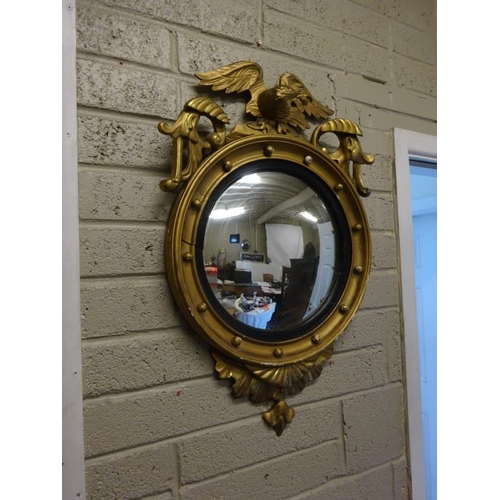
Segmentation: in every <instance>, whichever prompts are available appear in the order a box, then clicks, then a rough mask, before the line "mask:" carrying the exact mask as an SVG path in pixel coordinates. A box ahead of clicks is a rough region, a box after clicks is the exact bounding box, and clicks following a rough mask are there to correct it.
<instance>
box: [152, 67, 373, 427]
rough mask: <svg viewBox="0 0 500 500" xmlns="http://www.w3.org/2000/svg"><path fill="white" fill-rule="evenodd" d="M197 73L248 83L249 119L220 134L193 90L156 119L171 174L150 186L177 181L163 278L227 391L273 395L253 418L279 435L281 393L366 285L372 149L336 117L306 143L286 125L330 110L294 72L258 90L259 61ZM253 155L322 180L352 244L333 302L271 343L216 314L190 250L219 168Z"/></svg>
mask: <svg viewBox="0 0 500 500" xmlns="http://www.w3.org/2000/svg"><path fill="white" fill-rule="evenodd" d="M249 74H250V77H249V76H248V75H249ZM197 76H198V77H199V78H200V79H201V84H202V85H209V86H212V87H213V88H214V89H215V90H226V92H233V91H234V92H242V91H243V90H248V91H249V92H250V93H251V97H252V98H251V101H250V102H249V103H248V104H247V112H249V113H250V114H253V115H254V116H255V117H256V118H257V119H256V121H254V122H248V123H246V124H243V125H236V127H234V128H233V130H232V131H231V132H230V133H229V134H226V130H225V125H226V124H227V123H228V120H227V117H226V115H225V114H224V112H223V111H222V109H221V108H220V107H219V106H218V105H217V104H216V103H214V102H213V101H211V100H210V99H209V98H196V99H192V100H190V101H189V102H188V103H186V105H185V106H184V110H183V111H182V112H181V113H180V115H179V117H178V119H177V120H176V122H175V123H174V124H173V125H168V124H167V123H166V122H164V121H163V122H160V124H159V126H158V128H159V131H160V132H161V133H163V134H166V135H170V136H171V137H172V138H173V139H174V149H173V168H172V172H171V176H170V178H169V179H166V180H164V181H162V182H161V183H160V187H161V189H163V190H164V191H173V190H176V189H178V188H181V190H180V193H179V195H178V196H177V198H176V200H175V202H174V204H173V206H172V208H171V211H170V214H169V219H168V222H167V234H166V242H165V261H166V272H167V279H168V282H169V285H170V287H171V290H172V295H173V297H174V299H175V301H176V303H177V305H178V307H179V308H180V310H181V312H182V314H183V315H184V317H185V318H186V320H187V321H188V323H189V324H190V326H191V327H192V328H193V329H194V330H195V331H196V332H197V333H198V334H199V335H200V336H201V337H202V338H204V339H205V340H206V341H207V342H208V343H209V344H210V345H211V346H212V348H213V352H212V356H213V358H214V360H215V370H216V372H217V373H218V375H219V377H220V378H221V379H232V380H233V385H232V392H233V395H234V396H235V397H249V398H250V399H251V400H252V401H253V402H255V403H262V402H264V401H267V400H271V401H274V402H275V404H274V406H273V407H272V408H271V409H270V410H269V411H267V412H265V413H264V415H263V418H264V420H265V421H266V422H267V423H268V424H269V425H270V426H272V427H273V428H274V430H275V431H276V433H277V434H278V435H280V434H281V433H282V432H283V430H284V428H285V427H286V425H287V424H288V423H290V422H291V421H292V419H293V416H294V415H295V411H294V410H293V408H291V407H290V406H288V404H287V403H286V402H285V401H284V400H285V398H286V397H288V396H292V395H294V394H297V393H298V392H300V391H301V390H302V389H303V388H304V387H305V386H306V384H307V383H308V382H310V381H311V380H314V379H315V378H317V377H318V376H319V375H320V373H321V370H322V367H323V363H324V362H325V361H326V360H327V359H328V358H329V357H330V356H331V355H332V353H333V342H334V340H335V339H336V338H337V337H338V336H339V335H340V334H341V333H342V332H343V331H344V329H345V328H346V327H347V325H348V324H349V322H350V321H351V319H352V317H353V315H354V314H355V312H356V311H357V309H358V307H359V305H360V303H361V300H362V298H363V295H364V292H365V290H366V285H367V280H368V276H369V273H370V266H371V240H370V231H369V224H368V219H367V217H366V214H365V211H364V209H363V206H362V203H361V200H360V196H368V195H369V194H370V190H369V189H368V188H366V187H365V186H364V185H363V182H362V179H361V172H360V167H361V165H362V164H363V163H364V164H371V163H373V161H374V157H373V156H372V155H366V154H365V153H363V151H362V149H361V145H360V143H359V139H358V137H359V136H361V135H362V132H361V130H360V128H359V127H358V125H356V124H354V123H353V122H351V121H349V120H346V119H333V120H328V121H326V122H324V123H323V124H322V125H320V126H318V127H317V128H316V129H315V130H314V131H313V134H312V136H311V141H310V142H308V141H307V140H306V139H304V138H303V137H302V136H300V135H298V134H297V131H296V130H295V129H299V130H304V129H305V128H307V127H308V126H309V125H308V123H307V121H306V116H312V117H313V118H326V117H327V116H328V115H329V114H331V113H332V111H331V110H329V109H328V108H327V107H326V106H324V105H322V104H321V103H319V102H318V101H316V100H315V99H314V98H312V96H311V95H310V93H309V92H308V91H307V89H306V88H305V86H304V85H303V83H302V82H300V80H299V79H298V78H297V77H295V76H294V75H290V74H286V75H282V77H281V78H280V85H279V86H278V87H276V88H274V89H266V88H265V86H264V85H263V82H262V70H261V69H260V66H258V65H256V63H251V62H247V61H243V62H239V63H234V64H232V65H229V66H226V67H223V68H220V69H219V70H214V71H211V72H207V73H203V74H199V75H197ZM249 78H250V79H249ZM291 103H294V105H293V106H292V105H291ZM298 113H300V117H299V115H298ZM201 116H206V117H208V118H209V120H210V121H211V122H212V125H213V127H214V132H213V133H208V134H206V135H203V134H202V133H201V132H200V131H199V130H198V129H197V125H198V121H199V118H200V117H201ZM326 133H334V134H336V135H337V137H338V138H339V146H338V147H337V148H336V149H335V150H334V151H332V152H329V151H328V150H326V148H323V147H321V146H320V145H319V139H320V137H321V136H322V135H323V134H326ZM258 160H266V161H267V162H273V161H275V160H283V161H286V162H288V163H289V164H290V165H294V166H295V167H294V168H300V169H305V170H307V171H308V172H309V173H310V174H312V175H314V176H315V177H316V178H317V179H318V180H319V181H321V182H322V183H323V184H324V185H326V186H329V188H330V189H331V196H335V197H337V199H338V201H339V203H340V206H341V207H342V209H343V212H344V214H343V215H344V217H345V219H346V221H347V226H348V228H349V232H350V239H351V247H352V248H351V262H350V263H349V266H350V272H349V273H348V278H347V282H346V285H345V287H344V289H343V291H342V293H341V296H340V298H339V300H338V301H337V303H336V304H332V307H331V308H330V310H328V311H327V313H326V314H325V315H323V316H322V320H321V322H312V323H311V324H312V326H311V327H310V328H308V330H307V331H304V333H303V334H301V335H300V336H299V337H297V338H290V339H287V340H282V341H279V342H278V341H267V340H266V341H264V340H258V339H256V338H251V337H249V336H246V335H244V334H242V332H241V331H239V330H238V329H237V328H236V327H235V326H233V324H231V323H230V322H228V321H226V318H225V317H224V314H220V312H219V310H218V309H217V308H216V307H214V305H213V303H212V301H211V300H210V298H209V297H208V293H211V292H210V290H207V285H206V283H205V282H204V279H205V277H204V276H203V277H200V275H199V272H198V269H199V268H198V266H197V261H196V260H197V259H196V258H195V255H196V242H197V237H198V231H199V229H200V217H201V214H202V213H203V211H204V209H205V207H206V206H207V203H209V201H210V199H211V196H212V195H213V194H214V191H216V190H217V188H218V186H220V185H221V183H222V182H224V180H225V179H226V178H227V176H229V175H235V172H241V174H242V175H243V172H245V169H246V168H247V167H248V166H249V164H251V163H253V162H256V161H258ZM351 164H352V174H351V173H350V165H351ZM284 173H286V172H284Z"/></svg>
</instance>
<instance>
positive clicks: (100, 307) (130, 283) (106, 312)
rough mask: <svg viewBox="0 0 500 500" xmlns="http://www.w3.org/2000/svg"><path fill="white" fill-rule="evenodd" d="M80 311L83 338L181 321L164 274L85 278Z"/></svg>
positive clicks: (136, 330)
mask: <svg viewBox="0 0 500 500" xmlns="http://www.w3.org/2000/svg"><path fill="white" fill-rule="evenodd" d="M81 311H82V337H83V338H91V337H104V336H108V335H123V334H124V333H127V332H138V331H143V330H154V329H163V328H170V327H173V326H179V324H180V317H179V313H178V311H177V308H176V307H175V306H174V304H173V300H172V296H171V295H170V291H169V289H168V286H167V280H166V278H165V277H164V276H158V277H150V278H143V277H141V278H111V279H103V278H100V279H98V280H94V279H92V280H82V282H81Z"/></svg>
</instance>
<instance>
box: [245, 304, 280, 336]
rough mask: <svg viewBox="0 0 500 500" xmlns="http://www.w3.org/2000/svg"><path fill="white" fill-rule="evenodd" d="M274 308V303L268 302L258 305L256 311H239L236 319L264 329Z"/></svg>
mask: <svg viewBox="0 0 500 500" xmlns="http://www.w3.org/2000/svg"><path fill="white" fill-rule="evenodd" d="M275 309H276V303H275V302H273V303H272V304H268V305H267V306H264V307H260V308H259V311H260V312H258V311H257V310H255V309H254V310H253V311H250V312H240V313H238V314H237V315H236V319H237V320H238V321H241V322H242V323H245V325H248V326H253V327H254V328H260V329H262V330H265V329H266V327H267V324H268V323H269V321H271V317H272V315H273V313H274V310H275Z"/></svg>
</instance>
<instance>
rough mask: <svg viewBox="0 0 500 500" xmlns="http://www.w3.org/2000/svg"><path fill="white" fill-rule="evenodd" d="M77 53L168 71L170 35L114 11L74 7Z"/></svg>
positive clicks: (151, 23)
mask: <svg viewBox="0 0 500 500" xmlns="http://www.w3.org/2000/svg"><path fill="white" fill-rule="evenodd" d="M76 41H77V49H78V50H82V51H85V52H90V53H93V54H98V55H104V56H111V57H116V58H118V59H123V60H126V61H135V62H139V63H141V64H147V65H150V66H159V67H163V68H169V67H170V66H171V64H172V62H171V60H170V52H171V50H170V31H169V30H168V29H166V28H165V26H164V25H161V24H159V23H157V22H155V21H151V20H145V19H141V18H137V17H133V16H130V15H128V14H126V13H124V12H120V11H118V10H117V9H113V10H108V9H102V8H89V7H88V6H85V5H83V6H82V5H81V4H78V6H77V21H76Z"/></svg>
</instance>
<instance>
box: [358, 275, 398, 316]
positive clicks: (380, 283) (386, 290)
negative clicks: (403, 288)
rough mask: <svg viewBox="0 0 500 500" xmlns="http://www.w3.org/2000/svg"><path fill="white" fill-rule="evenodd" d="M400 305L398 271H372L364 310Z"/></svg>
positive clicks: (362, 305)
mask: <svg viewBox="0 0 500 500" xmlns="http://www.w3.org/2000/svg"><path fill="white" fill-rule="evenodd" d="M398 304H399V278H398V275H397V273H396V271H372V272H371V274H370V277H369V279H368V285H367V287H366V293H365V296H364V298H363V301H362V303H361V308H362V309H375V308H378V307H393V306H397V305H398Z"/></svg>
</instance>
